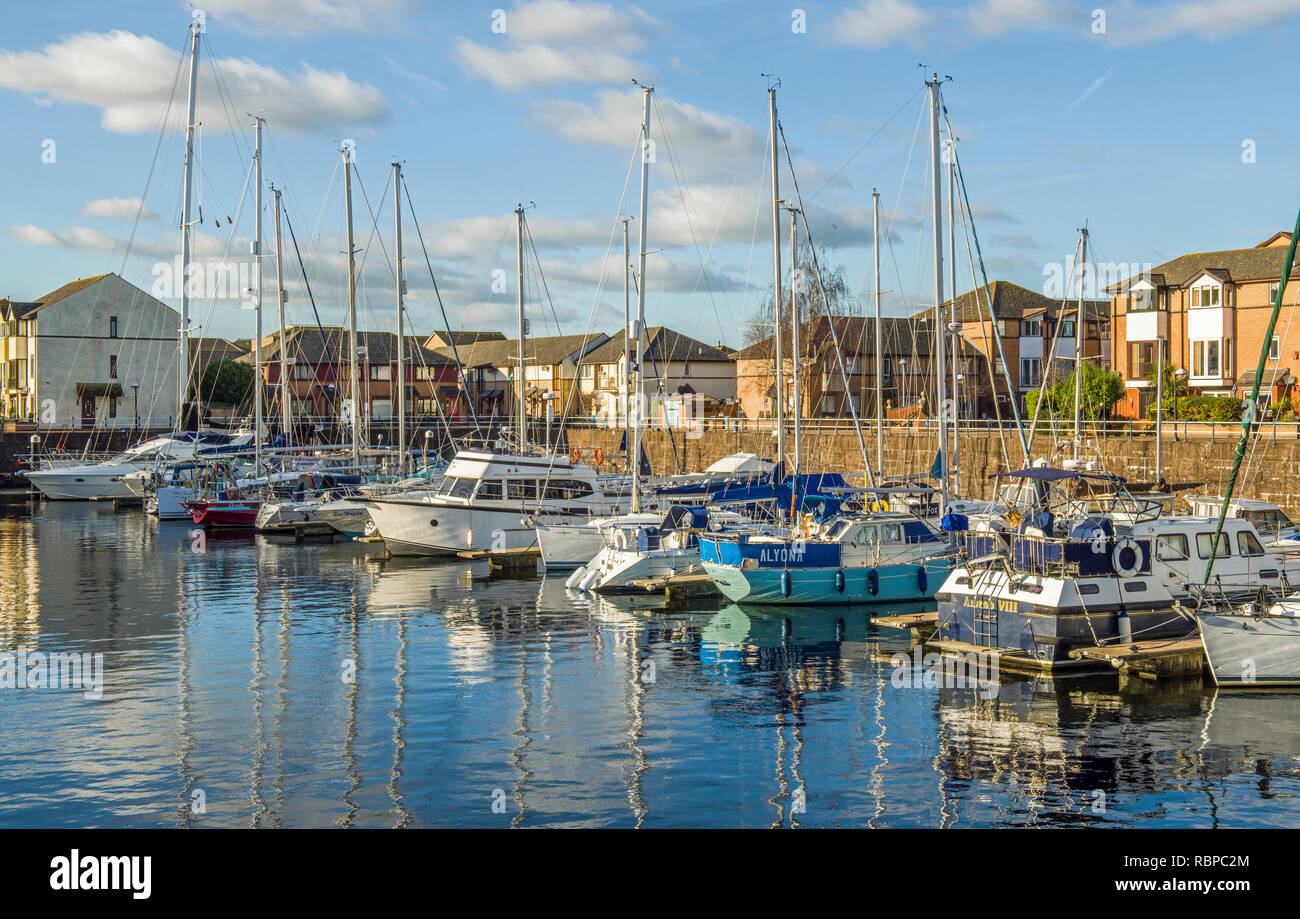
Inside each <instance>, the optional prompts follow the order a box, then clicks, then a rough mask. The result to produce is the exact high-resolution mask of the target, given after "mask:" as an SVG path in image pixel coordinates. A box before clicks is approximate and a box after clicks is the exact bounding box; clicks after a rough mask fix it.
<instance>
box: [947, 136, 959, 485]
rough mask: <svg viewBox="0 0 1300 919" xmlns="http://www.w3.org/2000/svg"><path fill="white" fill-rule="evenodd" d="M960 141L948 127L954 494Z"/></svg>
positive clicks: (956, 479) (955, 479)
mask: <svg viewBox="0 0 1300 919" xmlns="http://www.w3.org/2000/svg"><path fill="white" fill-rule="evenodd" d="M956 162H957V138H955V137H953V136H952V126H951V125H949V126H948V280H949V282H950V283H949V285H948V306H949V309H948V315H949V317H950V319H949V323H948V334H949V335H950V336H952V380H951V383H952V462H951V463H950V464H949V466H950V467H951V469H952V473H953V482H952V484H953V491H957V492H959V491H961V463H960V462H959V460H958V456H959V454H960V452H961V391H960V388H959V387H958V384H957V380H958V379H959V377H960V374H959V373H958V372H957V366H958V363H957V352H958V345H959V344H960V343H961V333H960V332H959V328H960V327H959V325H958V322H957V207H956V191H957V175H956V172H955V171H954V170H955V168H956V167H955V164H956Z"/></svg>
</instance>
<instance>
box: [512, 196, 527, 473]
mask: <svg viewBox="0 0 1300 919" xmlns="http://www.w3.org/2000/svg"><path fill="white" fill-rule="evenodd" d="M515 270H516V273H517V275H518V279H517V283H516V286H517V287H518V288H519V292H518V300H519V380H518V386H519V405H518V412H519V452H520V453H523V452H524V449H525V448H526V447H527V445H528V404H527V402H526V401H525V397H526V396H527V395H528V389H527V387H528V380H527V376H528V374H527V364H526V361H527V358H526V357H525V354H524V352H525V350H526V348H527V340H526V339H527V334H526V332H525V327H526V326H527V320H525V318H524V206H523V204H522V203H521V204H519V205H517V206H516V207H515Z"/></svg>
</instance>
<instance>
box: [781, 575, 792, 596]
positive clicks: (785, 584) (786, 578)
mask: <svg viewBox="0 0 1300 919" xmlns="http://www.w3.org/2000/svg"><path fill="white" fill-rule="evenodd" d="M791 586H792V585H791V583H790V572H788V571H782V572H781V596H783V597H788V596H790V588H791Z"/></svg>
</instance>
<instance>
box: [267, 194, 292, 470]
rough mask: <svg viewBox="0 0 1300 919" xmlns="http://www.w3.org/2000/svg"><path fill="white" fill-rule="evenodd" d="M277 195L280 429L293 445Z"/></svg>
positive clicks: (277, 195) (277, 196)
mask: <svg viewBox="0 0 1300 919" xmlns="http://www.w3.org/2000/svg"><path fill="white" fill-rule="evenodd" d="M271 194H272V195H274V196H275V290H276V297H275V304H276V318H277V319H278V320H279V324H280V430H281V432H282V434H283V436H284V445H285V446H286V447H290V446H293V433H292V428H293V422H292V417H291V413H290V412H291V406H290V405H289V400H290V399H291V398H293V397H292V396H291V395H290V392H289V355H288V350H289V344H288V342H287V341H285V338H284V332H285V324H284V303H285V301H286V300H288V299H289V298H288V296H287V295H286V294H285V292H284V250H283V248H282V247H281V245H280V189H278V188H276V187H275V186H274V185H273V186H271Z"/></svg>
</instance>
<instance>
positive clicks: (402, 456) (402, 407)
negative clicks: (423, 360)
mask: <svg viewBox="0 0 1300 919" xmlns="http://www.w3.org/2000/svg"><path fill="white" fill-rule="evenodd" d="M393 225H394V227H395V228H396V231H397V258H396V262H397V446H398V449H399V451H400V453H399V454H398V463H399V465H398V467H397V471H398V476H399V477H400V476H405V475H406V334H405V328H406V324H405V316H404V312H405V310H404V307H403V303H402V297H403V296H404V295H405V294H406V279H405V278H404V277H403V275H402V164H401V163H394V164H393ZM435 398H436V396H435Z"/></svg>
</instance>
